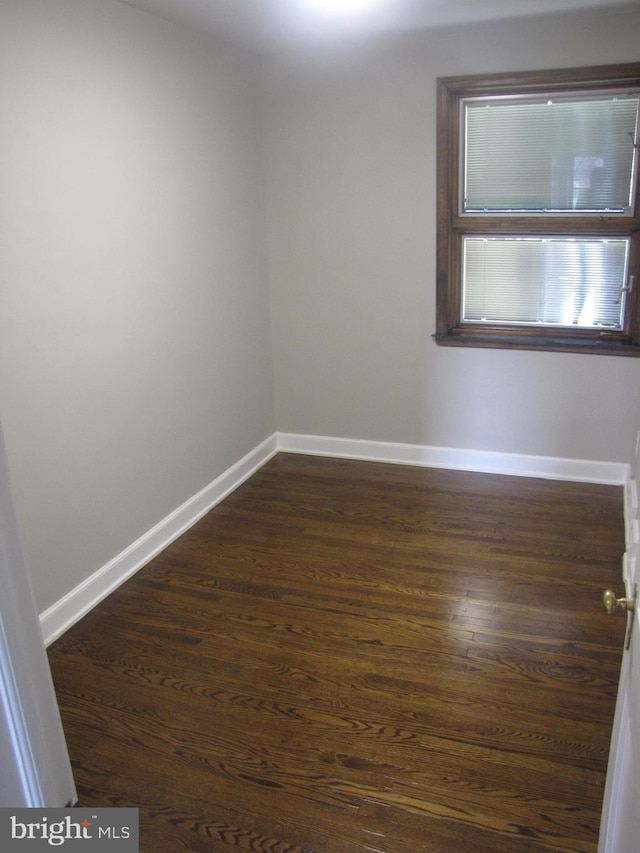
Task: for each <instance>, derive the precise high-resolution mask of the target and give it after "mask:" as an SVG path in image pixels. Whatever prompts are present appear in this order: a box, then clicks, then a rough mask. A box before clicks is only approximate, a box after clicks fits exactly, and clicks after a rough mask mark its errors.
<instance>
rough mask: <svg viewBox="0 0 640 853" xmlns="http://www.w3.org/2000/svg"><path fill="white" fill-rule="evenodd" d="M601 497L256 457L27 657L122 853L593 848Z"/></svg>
mask: <svg viewBox="0 0 640 853" xmlns="http://www.w3.org/2000/svg"><path fill="white" fill-rule="evenodd" d="M622 523H623V521H622V491H621V489H619V488H616V487H609V486H596V485H589V484H577V483H560V482H553V481H546V480H533V479H521V478H516V477H500V476H493V475H485V474H472V473H464V472H455V471H440V470H429V469H422V468H414V467H408V466H407V467H405V466H397V465H385V464H375V463H368V462H353V461H348V460H332V459H321V458H313V457H305V456H295V455H287V454H280V455H278V456H276V457H275V458H274V459H272V460H271V461H270V462H269V463H268V464H267V465H266V466H265V467H264V468H262V469H261V470H260V471H259V472H258V473H257V474H255V475H254V476H253V477H252V478H251V479H250V480H249V481H248V482H246V483H245V484H244V485H243V486H241V487H240V488H239V489H238V490H237V491H235V492H234V493H233V494H232V495H231V496H230V497H228V498H227V499H226V500H225V501H224V502H223V503H222V504H220V505H219V506H218V507H216V508H215V509H214V510H212V511H211V512H210V513H209V514H208V515H207V516H206V517H205V518H204V519H203V520H202V521H200V522H199V523H198V524H197V525H196V526H195V527H193V529H192V530H190V531H189V532H188V533H187V534H185V535H184V536H182V537H181V538H180V539H179V540H178V541H177V542H175V543H174V544H173V545H172V546H171V547H169V548H168V549H167V550H166V551H165V552H164V553H163V554H162V555H160V556H159V557H158V558H156V559H155V560H154V561H153V562H152V563H151V564H149V565H148V566H147V567H146V568H144V569H143V570H142V571H141V572H139V573H138V574H137V575H136V576H135V577H134V578H133V579H132V580H130V581H129V582H128V583H126V584H125V585H124V586H122V587H121V588H120V589H118V590H117V591H116V592H115V593H113V594H112V595H111V596H110V597H109V598H108V599H107V600H106V601H104V602H103V603H102V604H100V605H99V606H98V607H97V608H95V609H94V610H93V611H92V612H91V613H90V614H89V615H88V616H87V617H86V618H85V619H83V620H82V621H81V622H80V623H78V624H77V625H76V626H74V627H73V628H72V629H70V630H69V631H68V632H67V633H66V634H65V635H64V636H63V637H62V638H61V639H60V640H58V641H57V642H56V643H55V644H53V646H52V647H51V648H50V650H49V654H50V661H51V667H52V671H53V676H54V681H55V684H56V689H57V693H58V697H59V702H60V707H61V712H62V717H63V722H64V726H65V730H66V734H67V738H68V742H69V748H70V752H71V756H72V761H73V765H74V769H75V777H76V782H77V786H78V792H79V796H80V803H81V804H82V805H85V806H96V807H98V806H137V807H139V808H140V824H141V844H140V849H141V851H143V853H152V852H153V853H178V851H181V850H192V851H221V853H231V852H232V851H236V853H237V851H257V852H258V853H360V851H371V853H378V852H379V851H382V853H436V851H438V853H506V852H507V851H514V853H534V851H582V853H595V851H596V846H597V833H598V824H599V819H600V809H601V804H602V796H603V786H604V779H605V769H606V762H607V754H608V746H609V738H610V732H611V725H612V719H613V711H614V704H615V696H616V687H617V678H618V672H619V666H620V658H621V650H622V644H623V635H624V620H622V619H617V618H609V617H606V616H605V615H604V614H602V613H601V612H600V597H601V593H602V590H603V589H604V588H605V587H607V586H612V587H613V588H614V589H616V590H620V589H621V580H620V577H621V555H622V551H623V527H622Z"/></svg>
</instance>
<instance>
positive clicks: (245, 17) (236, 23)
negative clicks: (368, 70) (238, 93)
mask: <svg viewBox="0 0 640 853" xmlns="http://www.w3.org/2000/svg"><path fill="white" fill-rule="evenodd" d="M120 2H124V3H127V4H128V5H130V6H137V7H138V8H139V9H144V10H146V11H148V12H152V13H154V14H157V15H160V16H161V17H163V18H165V19H167V20H170V21H174V22H176V23H182V24H185V25H187V26H190V27H195V28H196V29H199V30H202V31H204V32H209V33H213V34H215V35H217V36H219V37H221V38H223V39H225V40H227V41H231V42H233V43H235V44H239V45H242V46H244V47H248V48H250V49H252V50H258V51H263V52H267V51H274V50H285V49H293V48H303V49H304V47H305V46H307V45H310V44H312V43H316V42H318V41H320V42H323V41H325V42H326V41H327V40H331V41H335V40H336V39H345V38H348V39H353V38H362V37H365V38H367V37H371V36H379V35H385V34H396V33H401V32H406V31H409V30H414V31H415V30H421V29H425V28H431V27H438V26H447V25H451V24H461V23H476V22H479V21H490V20H495V19H498V18H517V17H521V16H531V15H539V14H545V13H556V12H564V11H576V10H589V9H604V10H607V9H612V8H613V7H616V6H618V7H624V6H638V5H640V0H370V4H369V5H370V7H369V8H367V9H364V8H360V10H359V11H356V10H355V9H353V8H352V9H351V11H349V10H348V9H345V8H343V9H342V10H336V8H335V7H336V5H338V4H339V2H340V0H325V2H331V3H332V5H333V7H334V9H333V11H330V10H329V9H324V10H320V8H319V6H318V4H319V0H120ZM342 3H343V5H344V6H346V7H349V5H351V6H354V0H342ZM359 5H360V6H361V7H362V6H363V2H362V0H360V2H359Z"/></svg>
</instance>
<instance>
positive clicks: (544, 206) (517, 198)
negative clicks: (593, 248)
mask: <svg viewBox="0 0 640 853" xmlns="http://www.w3.org/2000/svg"><path fill="white" fill-rule="evenodd" d="M639 104H640V89H632V90H629V89H620V90H610V91H607V92H606V93H603V92H602V91H599V92H588V91H587V92H579V93H577V92H575V91H573V92H549V93H546V94H545V93H536V95H535V96H532V95H522V94H515V95H514V94H512V95H495V96H480V97H466V98H461V99H460V127H461V134H460V142H461V145H460V180H459V187H460V197H459V215H460V216H476V217H477V216H576V215H577V216H586V217H593V216H602V215H606V216H615V217H629V216H632V215H633V210H634V206H635V193H634V189H635V185H636V183H637V181H636V176H637V174H636V173H637V169H638V134H639V132H640V131H639V124H640V122H639V120H638V113H639Z"/></svg>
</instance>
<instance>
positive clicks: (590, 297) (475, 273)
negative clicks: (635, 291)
mask: <svg viewBox="0 0 640 853" xmlns="http://www.w3.org/2000/svg"><path fill="white" fill-rule="evenodd" d="M628 253H629V241H628V240H625V239H618V240H616V239H612V240H598V239H577V238H534V237H507V238H503V237H499V238H495V237H465V238H464V241H463V300H462V318H461V319H462V321H463V322H474V323H509V324H522V325H534V326H537V325H543V326H576V327H581V328H593V327H606V328H608V329H620V328H621V327H622V321H623V317H624V301H625V295H626V293H625V291H624V289H623V287H624V283H625V281H626V276H627V260H628Z"/></svg>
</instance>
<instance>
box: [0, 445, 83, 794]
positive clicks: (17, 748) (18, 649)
mask: <svg viewBox="0 0 640 853" xmlns="http://www.w3.org/2000/svg"><path fill="white" fill-rule="evenodd" d="M0 590H1V594H0V758H1V768H2V772H1V773H0V807H3V808H43V807H62V806H66V805H69V804H71V803H75V802H76V799H77V797H76V790H75V785H74V782H73V775H72V772H71V764H70V762H69V755H68V752H67V744H66V742H65V738H64V734H63V731H62V724H61V722H60V713H59V710H58V704H57V701H56V696H55V692H54V689H53V682H52V680H51V672H50V670H49V663H48V661H47V655H46V651H45V646H44V641H43V639H42V631H41V629H40V620H39V618H38V613H37V610H36V606H35V603H34V599H33V594H32V591H31V585H30V583H29V578H28V575H27V571H26V568H25V565H24V561H23V557H22V551H21V547H20V541H19V536H18V529H17V524H16V518H15V512H14V508H13V502H12V499H11V491H10V488H9V476H8V470H7V462H6V456H5V451H4V443H3V439H2V432H1V430H0Z"/></svg>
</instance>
